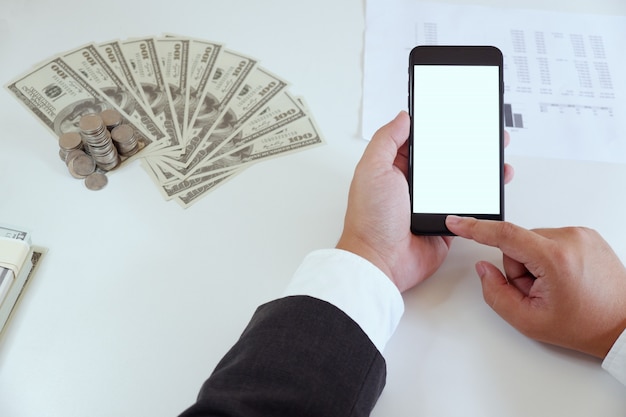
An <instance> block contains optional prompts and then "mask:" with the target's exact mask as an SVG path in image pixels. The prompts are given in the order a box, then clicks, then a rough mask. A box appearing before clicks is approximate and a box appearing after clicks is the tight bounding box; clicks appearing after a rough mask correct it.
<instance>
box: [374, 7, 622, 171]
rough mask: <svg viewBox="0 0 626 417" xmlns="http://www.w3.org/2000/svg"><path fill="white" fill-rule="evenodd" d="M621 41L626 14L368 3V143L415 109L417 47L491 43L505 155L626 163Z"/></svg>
mask: <svg viewBox="0 0 626 417" xmlns="http://www.w3.org/2000/svg"><path fill="white" fill-rule="evenodd" d="M624 41H626V17H624V16H607V15H587V14H573V13H559V12H547V11H533V10H516V9H506V8H502V9H501V8H490V7H482V6H461V5H452V4H435V3H426V2H419V1H415V0H391V1H389V0H387V1H382V0H367V4H366V29H365V58H364V63H365V64H364V83H363V119H362V120H363V122H362V123H363V124H362V134H363V137H364V138H365V139H367V140H369V139H370V138H371V136H372V134H373V133H374V132H375V131H376V129H377V128H378V127H380V126H382V125H383V124H385V123H386V122H388V121H389V120H391V119H392V118H393V117H394V116H395V115H396V113H397V112H398V111H399V110H402V109H407V108H408V102H407V101H408V100H407V94H408V85H407V83H408V73H407V71H408V56H409V52H410V50H411V49H412V48H413V47H414V46H417V45H494V46H497V47H498V48H500V50H501V51H502V53H503V55H504V83H505V92H504V102H505V105H504V122H505V127H506V129H507V130H508V131H509V133H510V135H511V139H512V140H511V145H510V146H509V148H507V154H510V155H527V156H537V157H546V158H559V159H563V158H564V159H579V160H593V161H604V162H618V163H626V53H624V49H623V47H624V46H623V43H624ZM450 123H454V115H453V114H452V115H450Z"/></svg>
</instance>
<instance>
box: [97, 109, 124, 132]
mask: <svg viewBox="0 0 626 417" xmlns="http://www.w3.org/2000/svg"><path fill="white" fill-rule="evenodd" d="M100 117H101V118H102V121H103V122H104V125H105V126H106V127H107V129H109V131H111V130H113V129H114V128H115V127H117V126H119V125H121V124H122V115H121V114H120V112H118V111H117V110H115V109H107V110H103V111H102V112H101V113H100Z"/></svg>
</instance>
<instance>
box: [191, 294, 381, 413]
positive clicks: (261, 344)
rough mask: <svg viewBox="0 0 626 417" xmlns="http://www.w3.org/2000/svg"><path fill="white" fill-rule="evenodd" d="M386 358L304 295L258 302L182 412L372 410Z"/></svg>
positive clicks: (348, 322) (352, 326)
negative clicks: (187, 407)
mask: <svg viewBox="0 0 626 417" xmlns="http://www.w3.org/2000/svg"><path fill="white" fill-rule="evenodd" d="M385 378H386V367H385V361H384V359H383V357H382V355H381V354H380V352H379V351H378V349H376V347H375V346H374V344H373V343H372V342H371V341H370V339H369V338H368V337H367V335H366V334H365V333H364V332H363V330H361V328H360V327H359V326H358V325H357V324H356V323H355V322H354V321H353V320H352V319H351V318H350V317H348V316H347V315H346V314H345V313H344V312H343V311H341V310H340V309H338V308H337V307H335V306H333V305H332V304H329V303H327V302H325V301H321V300H318V299H316V298H312V297H307V296H296V297H286V298H282V299H279V300H276V301H272V302H270V303H267V304H264V305H262V306H260V307H259V308H258V309H257V311H256V313H255V314H254V316H253V317H252V320H251V321H250V323H249V324H248V326H247V327H246V329H245V330H244V332H243V334H242V335H241V338H240V339H239V341H238V342H237V343H236V344H235V345H234V346H233V347H232V349H231V350H230V351H229V352H228V353H227V354H226V356H224V358H223V359H222V360H221V361H220V363H219V364H218V365H217V367H216V368H215V370H214V372H213V374H212V375H211V376H210V378H209V379H208V380H207V381H206V382H205V383H204V385H203V386H202V388H201V391H200V394H199V396H198V400H197V402H196V403H195V404H194V405H193V406H191V407H190V408H189V409H187V410H186V411H185V412H184V413H183V414H182V415H181V417H200V416H202V417H206V416H224V417H225V416H237V417H257V416H258V417H261V416H262V417H275V416H294V417H307V416H311V417H313V416H315V417H333V416H337V417H339V416H341V417H349V416H355V417H356V416H359V417H361V416H368V415H369V414H370V412H371V411H372V408H373V407H374V405H375V404H376V401H377V400H378V397H379V396H380V393H381V392H382V390H383V387H384V385H385Z"/></svg>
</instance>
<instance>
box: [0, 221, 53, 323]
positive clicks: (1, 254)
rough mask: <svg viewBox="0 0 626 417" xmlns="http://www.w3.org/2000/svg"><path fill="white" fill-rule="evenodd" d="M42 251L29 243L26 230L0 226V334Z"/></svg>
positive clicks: (43, 250) (28, 234)
mask: <svg viewBox="0 0 626 417" xmlns="http://www.w3.org/2000/svg"><path fill="white" fill-rule="evenodd" d="M45 252H46V250H45V249H43V248H38V247H33V246H31V236H30V232H28V231H25V230H24V229H22V228H16V227H12V226H7V225H0V334H2V333H3V332H4V329H5V327H6V325H7V322H8V321H9V318H10V317H11V315H12V314H13V312H14V310H15V307H16V305H17V304H18V301H19V299H20V297H21V295H22V293H23V290H24V288H25V287H26V284H27V283H28V281H29V280H30V278H31V277H32V274H33V272H34V271H35V269H36V267H37V265H38V264H39V261H40V259H41V256H42V255H43V254H44V253H45Z"/></svg>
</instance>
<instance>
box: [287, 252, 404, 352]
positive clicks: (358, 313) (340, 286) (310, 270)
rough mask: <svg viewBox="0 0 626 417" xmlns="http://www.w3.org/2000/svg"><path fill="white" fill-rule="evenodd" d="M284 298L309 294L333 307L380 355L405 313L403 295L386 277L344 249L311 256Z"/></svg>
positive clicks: (373, 266)
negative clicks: (339, 310) (357, 328)
mask: <svg viewBox="0 0 626 417" xmlns="http://www.w3.org/2000/svg"><path fill="white" fill-rule="evenodd" d="M283 295H284V296H292V295H308V296H311V297H315V298H318V299H320V300H324V301H327V302H329V303H331V304H333V305H334V306H336V307H337V308H339V309H341V310H342V311H343V312H344V313H346V314H347V315H348V316H349V317H350V318H351V319H352V320H354V321H355V322H356V323H357V324H358V325H359V326H360V327H361V329H363V331H364V332H365V334H367V336H368V337H369V338H370V340H371V341H372V342H373V343H374V345H375V346H376V348H378V350H379V351H380V352H381V353H382V351H383V350H384V348H385V345H386V344H387V342H388V341H389V339H390V338H391V336H392V335H393V332H394V331H395V330H396V327H397V326H398V323H399V322H400V318H401V317H402V314H403V313H404V301H403V300H402V295H401V294H400V291H398V289H397V288H396V286H395V285H394V284H393V283H392V282H391V280H390V279H389V278H388V277H387V275H385V274H384V273H383V272H382V271H381V270H380V269H378V268H377V267H376V266H375V265H374V264H372V263H370V262H369V261H367V260H366V259H364V258H362V257H360V256H358V255H355V254H354V253H352V252H348V251H344V250H341V249H322V250H318V251H314V252H312V253H310V254H309V255H308V256H307V257H305V258H304V260H303V261H302V264H301V265H300V267H299V268H298V270H297V271H296V273H295V274H294V276H293V278H292V280H291V282H290V283H289V285H288V286H287V289H286V290H285V293H284V294H283Z"/></svg>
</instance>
